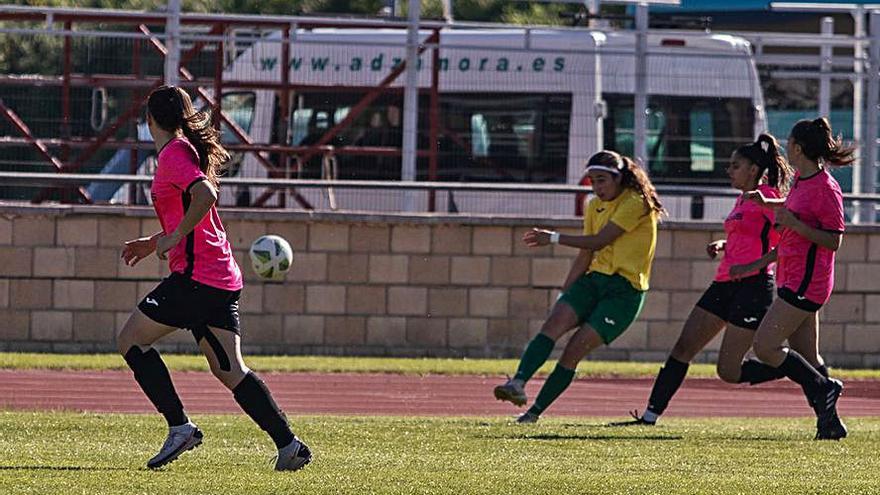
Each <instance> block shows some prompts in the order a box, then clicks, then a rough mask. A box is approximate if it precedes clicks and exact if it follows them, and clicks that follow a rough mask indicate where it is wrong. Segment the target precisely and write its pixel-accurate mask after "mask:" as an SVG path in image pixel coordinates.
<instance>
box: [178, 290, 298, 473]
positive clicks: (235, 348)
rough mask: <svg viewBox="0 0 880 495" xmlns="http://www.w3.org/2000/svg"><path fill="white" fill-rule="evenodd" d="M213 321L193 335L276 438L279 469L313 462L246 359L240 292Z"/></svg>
mask: <svg viewBox="0 0 880 495" xmlns="http://www.w3.org/2000/svg"><path fill="white" fill-rule="evenodd" d="M209 320H210V322H211V323H212V324H210V325H208V324H206V325H200V326H198V327H196V328H193V336H194V337H195V338H196V341H197V342H198V343H199V348H200V349H201V350H202V353H203V354H204V355H205V357H206V358H207V359H208V365H209V366H210V368H211V372H212V373H213V374H214V376H216V377H217V379H218V380H220V382H221V383H223V385H225V386H226V388H228V389H229V390H230V391H232V395H233V397H234V398H235V401H236V402H237V403H238V405H239V406H241V408H242V410H243V411H244V412H245V413H246V414H247V415H248V416H250V418H251V419H252V420H253V421H254V422H255V423H256V424H257V425H258V426H259V427H260V428H261V429H262V430H263V431H265V432H266V433H268V434H269V436H270V437H271V438H272V441H273V442H274V443H275V447H276V448H278V458H277V460H276V463H275V469H276V470H279V471H283V470H291V471H296V470H297V469H300V468H302V467H303V466H305V465H306V464H308V463H309V461H311V457H312V454H311V452H310V451H309V448H308V447H307V446H306V445H305V443H303V442H301V441H300V440H299V439H298V438H296V436H295V435H294V434H293V432H292V431H291V430H290V425H289V423H288V422H287V417H286V416H285V415H284V412H282V411H281V408H280V407H278V404H277V403H276V402H275V400H274V398H273V397H272V394H271V392H269V389H268V388H267V387H266V384H265V383H264V382H263V380H261V379H260V377H259V376H257V374H256V373H254V372H253V371H251V370H250V369H249V368H248V367H247V366H246V365H245V363H244V359H243V358H242V355H241V335H240V330H239V316H238V293H237V292H236V293H234V294H231V295H228V300H226V301H223V303H222V304H220V305H219V307H217V309H216V310H215V311H213V312H212V314H211V316H210V318H209ZM215 325H216V326H215Z"/></svg>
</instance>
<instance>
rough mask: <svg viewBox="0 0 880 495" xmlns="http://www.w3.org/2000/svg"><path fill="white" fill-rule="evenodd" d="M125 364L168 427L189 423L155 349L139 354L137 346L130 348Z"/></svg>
mask: <svg viewBox="0 0 880 495" xmlns="http://www.w3.org/2000/svg"><path fill="white" fill-rule="evenodd" d="M124 357H125V362H126V363H128V367H129V368H131V371H133V372H134V379H135V381H136V382H137V383H138V385H140V386H141V390H143V391H144V394H146V396H147V398H148V399H150V402H152V403H153V405H154V406H156V409H157V410H158V411H159V412H160V413H161V414H162V416H165V421H167V422H168V426H180V425H182V424H185V423H186V422H187V421H189V418H187V417H186V413H184V412H183V404H181V403H180V397H178V396H177V391H176V390H174V383H172V382H171V375H170V374H168V368H167V367H165V363H164V362H163V361H162V358H161V357H160V356H159V353H158V352H157V351H156V349H153V348H150V350H148V351H147V352H141V350H140V348H139V347H138V346H132V347H131V349H129V350H128V352H126V353H125V356H124Z"/></svg>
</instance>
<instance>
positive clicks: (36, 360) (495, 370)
mask: <svg viewBox="0 0 880 495" xmlns="http://www.w3.org/2000/svg"><path fill="white" fill-rule="evenodd" d="M162 357H163V359H165V362H166V363H167V364H168V367H169V368H170V369H172V370H177V371H208V363H207V362H206V361H205V358H204V357H203V356H198V355H185V354H163V355H162ZM245 360H246V362H247V363H248V365H249V366H250V367H251V368H253V369H255V370H258V371H262V372H271V371H287V372H315V373H397V374H406V375H426V374H437V375H493V376H497V375H503V374H505V373H507V374H511V375H512V374H513V373H514V372H515V371H516V366H517V363H518V362H519V361H518V360H516V359H439V358H424V359H420V358H372V357H335V356H246V357H245ZM555 365H556V362H555V361H548V362H547V364H545V365H544V366H543V367H542V368H541V369H540V370H539V371H538V375H547V374H549V373H550V372H551V371H553V367H554V366H555ZM661 365H662V363H634V362H619V361H584V362H582V363H581V364H580V366H579V367H578V376H581V377H591V376H592V377H598V376H605V377H608V376H617V377H653V376H654V375H656V373H657V370H658V369H659V368H660V366H661ZM0 369H54V370H122V369H128V368H127V367H126V365H125V361H123V360H122V357H120V356H118V355H116V354H39V353H14V352H6V353H0ZM688 376H689V377H704V378H714V377H715V376H716V375H715V365H714V364H693V365H691V367H690V369H689V370H688ZM834 376H836V377H839V378H842V379H845V380H851V379H880V370H857V369H839V368H835V369H834Z"/></svg>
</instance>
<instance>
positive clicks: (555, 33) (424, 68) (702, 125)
mask: <svg viewBox="0 0 880 495" xmlns="http://www.w3.org/2000/svg"><path fill="white" fill-rule="evenodd" d="M429 35H430V32H429V31H424V32H422V33H421V37H422V39H423V40H424V39H426V38H427V37H428V36H429ZM405 37H406V33H405V32H404V31H403V30H351V29H320V30H312V31H297V32H296V33H295V36H294V37H293V39H292V41H291V45H290V67H289V80H290V81H291V82H292V83H294V84H299V85H307V86H309V87H308V89H306V90H302V91H298V92H297V93H295V94H294V95H293V97H292V98H291V107H292V108H291V119H290V122H291V124H290V128H289V129H288V130H287V135H288V140H287V143H285V144H288V145H300V146H302V145H308V144H312V143H314V142H316V141H317V140H318V139H319V138H320V136H321V135H322V134H324V132H326V131H327V130H328V129H329V128H331V127H333V126H334V125H335V124H337V123H338V122H340V121H341V120H342V119H343V118H344V117H345V116H346V115H347V114H348V112H349V111H350V109H351V108H352V106H353V105H355V104H356V103H357V102H358V101H359V100H360V99H361V98H362V97H363V95H365V94H366V93H367V91H368V90H369V89H370V87H374V86H376V85H378V83H379V82H380V81H382V80H383V79H384V78H385V77H386V76H387V75H388V74H389V73H390V72H391V70H392V69H393V68H394V67H395V66H396V65H397V64H398V63H400V61H401V60H403V59H404V58H405V41H406V40H405ZM280 40H281V38H280V33H272V34H270V35H268V36H266V37H265V38H264V39H263V40H262V41H259V42H256V43H254V44H253V45H252V46H250V47H249V48H248V49H247V50H245V51H243V52H242V53H241V54H239V55H238V56H237V57H236V59H235V60H234V62H233V63H231V64H230V65H229V66H227V68H226V70H225V72H224V74H223V77H224V80H235V81H245V80H246V81H266V82H275V83H277V82H280V81H281V70H283V69H282V67H281V65H282V63H281V42H280ZM440 46H441V49H440V55H439V57H440V63H439V66H440V70H439V92H440V94H439V121H440V133H439V160H438V162H439V164H438V167H437V173H436V176H435V178H436V180H441V181H463V182H517V183H542V184H548V183H549V184H552V183H558V184H566V183H567V184H575V183H578V181H579V180H580V179H581V178H582V170H583V166H584V163H585V160H586V159H587V158H588V157H589V156H590V155H591V154H592V153H594V152H596V151H597V150H599V149H602V148H611V149H615V150H617V151H620V152H622V153H625V154H631V153H632V146H633V145H632V142H633V140H632V136H633V130H632V129H633V100H634V98H633V92H634V87H635V77H634V72H635V62H634V46H635V35H634V33H632V32H603V31H598V30H583V29H578V30H575V29H560V30H553V29H546V30H537V29H528V30H527V29H499V30H490V29H452V30H444V31H442V32H441V42H440ZM648 46H649V48H648V52H649V58H648V94H649V97H648V104H649V115H648V137H647V144H648V155H649V163H648V167H649V170H650V173H651V175H652V178H653V179H654V180H655V181H656V182H657V183H675V184H700V185H706V184H717V185H726V184H727V180H726V175H725V174H724V171H723V170H724V165H725V164H726V162H727V160H728V158H729V156H730V154H731V152H732V151H733V149H734V148H735V147H736V146H738V145H740V144H743V143H745V142H748V141H751V140H752V139H753V138H754V136H755V135H756V134H757V133H759V132H762V131H764V130H765V116H764V111H763V98H762V93H761V88H760V85H759V80H758V75H757V72H756V69H755V65H754V61H753V58H752V54H751V49H750V46H749V44H748V42H746V41H745V40H743V39H741V38H737V37H734V36H726V35H713V34H706V33H695V32H680V31H679V32H668V33H664V34H657V33H656V32H652V34H650V35H649V40H648ZM431 60H432V58H431V51H430V48H429V49H428V50H426V51H425V52H424V53H423V54H422V55H421V59H420V69H419V86H420V88H421V89H422V90H423V91H421V95H420V98H419V113H420V116H419V134H418V147H419V149H420V150H426V149H427V141H428V123H429V117H428V115H429V114H428V109H429V95H428V91H427V90H428V89H429V88H430V85H431V74H432V71H431ZM404 80H405V77H404V75H401V76H400V77H398V78H397V79H396V80H395V81H394V82H393V84H392V85H391V87H392V88H398V91H391V92H386V93H384V94H382V95H381V96H379V97H378V98H377V99H376V100H375V101H373V102H372V103H371V104H370V106H369V107H368V108H367V109H366V111H364V112H363V113H362V114H361V115H360V116H359V117H358V118H357V119H356V120H355V121H354V123H353V125H351V126H349V127H348V128H346V129H344V130H343V131H342V132H340V133H339V135H337V137H336V138H335V139H334V140H333V141H332V142H331V143H330V144H332V145H334V146H381V147H400V146H401V142H402V128H403V122H402V107H403V94H402V91H399V88H401V87H402V85H403V81H404ZM222 106H223V110H224V112H226V113H227V114H228V115H230V116H231V117H232V118H233V119H235V121H236V122H237V123H238V125H239V126H240V127H241V128H242V129H244V130H245V131H246V132H247V133H248V135H249V137H250V139H251V140H252V141H253V142H255V143H276V144H282V143H279V139H278V137H277V136H278V135H279V133H278V124H277V123H278V122H279V120H278V119H279V115H280V112H279V108H278V107H279V105H278V98H277V93H276V92H275V91H272V90H262V89H257V90H232V89H230V90H229V91H224V94H223V100H222ZM224 136H225V139H226V140H227V141H229V142H235V141H236V138H235V137H234V135H233V134H232V133H230V132H228V129H226V130H225V132H224ZM239 159H240V160H239V162H238V163H237V164H236V166H235V168H234V174H235V175H237V176H240V177H255V178H256V177H266V176H267V171H266V169H265V168H264V167H263V166H262V165H261V164H260V163H259V162H258V161H257V160H256V159H255V157H253V156H248V155H242V156H240V157H239ZM427 162H428V159H427V158H426V157H424V156H422V157H420V158H419V160H418V168H417V177H418V179H419V180H428V179H429V178H430V177H429V174H428V167H427ZM400 163H401V160H400V157H399V156H356V155H339V156H337V157H336V169H335V172H334V174H333V176H334V177H335V178H338V179H355V180H357V179H363V180H398V179H400V176H401V175H400V174H401V167H400ZM296 176H297V177H300V178H322V176H323V177H326V171H325V170H324V169H323V168H322V164H321V156H320V155H318V156H316V157H315V158H313V159H311V160H310V161H309V162H308V163H305V164H303V166H302V169H301V170H299V172H298V174H297V175H296ZM261 192H262V191H261V190H259V189H258V188H232V187H229V188H224V193H223V196H222V198H221V203H222V204H226V205H232V204H239V205H246V204H249V203H250V202H252V201H253V200H254V198H255V197H257V196H258V195H259V194H260V193H261ZM299 193H300V194H302V195H304V196H305V197H306V198H307V199H309V201H310V202H311V203H312V204H313V205H314V206H315V207H317V208H329V207H330V206H331V204H330V202H329V201H328V197H327V192H326V191H320V190H317V189H314V190H309V189H301V190H299ZM438 194H439V196H440V198H439V201H438V205H439V206H438V209H439V210H440V211H443V210H445V209H446V208H447V207H449V208H454V209H455V210H456V211H459V212H475V213H509V214H522V213H531V214H535V213H540V214H546V215H570V214H572V213H573V211H574V206H573V201H572V200H571V198H570V197H567V196H566V195H547V194H534V195H528V194H517V195H516V197H515V198H514V197H512V196H511V194H502V193H492V194H488V193H457V194H455V196H454V197H453V198H449V197H447V196H446V195H445V194H440V193H438ZM426 196H427V193H424V194H422V195H421V196H420V198H419V199H423V198H424V199H426ZM334 199H335V202H334V205H333V206H335V207H338V208H341V209H350V210H372V211H400V210H401V209H402V208H403V203H404V201H403V193H402V192H401V193H400V194H394V193H389V192H388V191H368V190H367V191H365V190H336V191H335V197H334ZM720 201H721V203H720V204H718V205H717V207H713V206H712V205H711V204H707V212H708V213H709V214H708V215H707V217H708V218H714V217H715V216H718V215H716V214H714V213H712V212H714V210H716V209H717V210H718V211H719V212H722V213H719V214H723V212H726V208H727V207H728V206H729V205H728V203H729V201H726V200H720ZM270 204H271V203H270ZM288 204H290V203H288ZM667 204H668V205H669V207H670V210H671V213H672V216H673V217H687V216H689V213H690V199H689V198H680V199H678V200H671V201H670V200H668V201H667Z"/></svg>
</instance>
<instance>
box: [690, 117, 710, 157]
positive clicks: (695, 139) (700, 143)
mask: <svg viewBox="0 0 880 495" xmlns="http://www.w3.org/2000/svg"><path fill="white" fill-rule="evenodd" d="M690 118H691V136H692V139H691V170H692V171H694V172H712V170H714V168H715V153H714V146H713V143H712V139H713V137H714V135H713V134H714V132H713V130H712V113H711V112H709V111H707V110H691V115H690Z"/></svg>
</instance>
